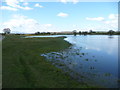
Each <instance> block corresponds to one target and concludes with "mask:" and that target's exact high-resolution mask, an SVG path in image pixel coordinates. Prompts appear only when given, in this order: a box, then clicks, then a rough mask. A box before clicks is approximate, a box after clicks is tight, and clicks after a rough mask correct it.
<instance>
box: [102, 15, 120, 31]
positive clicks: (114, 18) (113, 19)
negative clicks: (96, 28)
mask: <svg viewBox="0 0 120 90" xmlns="http://www.w3.org/2000/svg"><path fill="white" fill-rule="evenodd" d="M108 18H109V20H106V21H104V23H105V24H107V25H109V26H110V27H112V28H113V29H118V14H110V15H109V16H108Z"/></svg>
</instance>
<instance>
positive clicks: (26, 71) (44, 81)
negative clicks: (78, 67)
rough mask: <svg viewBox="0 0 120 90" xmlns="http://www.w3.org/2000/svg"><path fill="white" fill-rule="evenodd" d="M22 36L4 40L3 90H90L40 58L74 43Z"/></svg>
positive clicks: (9, 36) (60, 38)
mask: <svg viewBox="0 0 120 90" xmlns="http://www.w3.org/2000/svg"><path fill="white" fill-rule="evenodd" d="M20 37H21V36H16V35H6V38H5V39H4V40H3V41H2V42H3V43H2V44H3V88H88V86H87V85H84V84H83V85H82V84H80V83H79V82H77V81H76V80H72V79H70V76H68V75H67V76H66V75H65V74H64V73H63V71H62V70H60V69H58V68H56V67H55V66H53V65H51V63H50V62H48V61H46V60H45V58H44V57H41V56H40V54H43V53H48V52H54V51H59V50H63V49H66V48H68V47H69V46H70V45H71V44H70V43H69V42H67V41H65V40H64V37H58V38H32V39H31V38H30V39H29V38H27V39H26V38H20ZM8 47H9V48H8ZM16 80H17V82H16ZM8 81H9V82H8Z"/></svg>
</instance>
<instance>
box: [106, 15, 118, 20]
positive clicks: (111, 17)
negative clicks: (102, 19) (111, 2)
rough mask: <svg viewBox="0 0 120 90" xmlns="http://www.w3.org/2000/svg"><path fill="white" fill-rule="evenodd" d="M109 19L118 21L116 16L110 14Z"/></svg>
mask: <svg viewBox="0 0 120 90" xmlns="http://www.w3.org/2000/svg"><path fill="white" fill-rule="evenodd" d="M108 18H109V19H118V14H110V15H109V16H108Z"/></svg>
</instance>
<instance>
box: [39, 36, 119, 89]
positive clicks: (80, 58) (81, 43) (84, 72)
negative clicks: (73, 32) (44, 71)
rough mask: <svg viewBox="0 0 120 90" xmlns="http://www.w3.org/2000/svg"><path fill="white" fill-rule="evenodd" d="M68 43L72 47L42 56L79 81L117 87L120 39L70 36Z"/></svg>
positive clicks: (115, 37) (116, 37)
mask: <svg viewBox="0 0 120 90" xmlns="http://www.w3.org/2000/svg"><path fill="white" fill-rule="evenodd" d="M65 40H66V41H68V42H70V43H72V44H73V45H72V46H71V47H69V48H68V49H66V50H64V51H60V52H51V53H46V54H42V55H41V56H44V57H46V59H47V60H49V61H51V62H52V64H53V65H55V66H56V67H58V68H61V69H62V70H64V71H65V72H68V73H69V74H70V76H71V77H72V78H74V79H76V80H78V81H80V82H84V83H87V84H89V85H95V86H101V87H109V88H115V87H118V81H119V80H118V36H107V35H95V36H76V37H75V36H67V38H65Z"/></svg>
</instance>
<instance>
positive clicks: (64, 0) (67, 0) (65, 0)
mask: <svg viewBox="0 0 120 90" xmlns="http://www.w3.org/2000/svg"><path fill="white" fill-rule="evenodd" d="M60 2H62V3H65V4H66V3H67V2H72V3H73V4H76V3H78V2H79V0H60Z"/></svg>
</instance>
